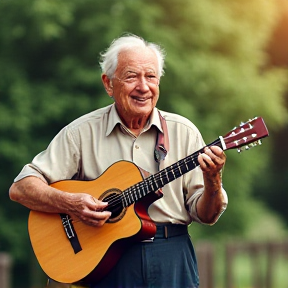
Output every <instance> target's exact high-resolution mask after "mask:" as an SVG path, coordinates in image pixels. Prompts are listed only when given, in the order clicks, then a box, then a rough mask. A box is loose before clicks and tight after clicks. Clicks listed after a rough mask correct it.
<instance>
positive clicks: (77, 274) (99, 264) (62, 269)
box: [28, 161, 162, 283]
mask: <svg viewBox="0 0 288 288" xmlns="http://www.w3.org/2000/svg"><path fill="white" fill-rule="evenodd" d="M142 179H143V178H142V175H141V172H140V170H139V168H138V167H137V166H136V165H135V164H133V163H131V162H126V161H119V162H116V163H115V164H113V165H112V166H110V167H109V168H108V169H107V170H106V171H105V172H104V173H103V174H102V175H101V176H100V177H99V178H97V179H95V180H92V181H76V180H64V181H59V182H55V183H53V184H51V186H53V187H55V188H57V189H59V190H62V191H66V192H73V193H83V192H84V193H88V194H90V195H92V196H93V197H95V198H97V199H102V198H103V195H105V193H107V191H111V189H112V190H113V189H116V190H117V191H124V190H125V189H127V188H129V187H130V186H132V185H134V184H136V183H138V182H140V181H142ZM160 197H162V194H161V195H160V194H159V193H151V194H148V195H147V196H145V197H144V198H143V199H142V200H141V201H139V202H137V203H136V204H133V205H131V206H129V207H127V208H125V213H124V214H123V215H121V217H119V219H116V220H115V221H113V222H111V223H105V224H104V225H103V226H102V227H92V226H88V225H85V224H84V223H83V222H81V221H79V220H78V219H72V221H71V223H72V225H73V226H74V230H75V232H76V234H77V236H78V240H79V243H80V245H81V248H82V250H81V251H80V252H78V253H75V252H74V250H73V248H72V246H71V243H70V241H69V240H68V237H67V235H66V233H65V230H64V227H63V224H62V220H61V217H60V215H59V214H51V213H43V212H38V211H31V212H30V215H29V220H28V230H29V236H30V240H31V244H32V247H33V250H34V253H35V255H36V257H37V260H38V262H39V264H40V266H41V267H42V269H43V270H44V272H45V273H46V274H47V275H48V276H49V277H50V278H51V279H53V280H55V281H58V282H63V283H74V282H78V281H80V280H82V281H84V282H93V283H94V282H97V281H99V280H101V279H102V278H103V277H104V276H105V275H106V274H107V273H108V272H109V271H110V270H111V268H112V267H113V266H114V265H115V264H116V262H117V261H118V260H119V258H120V257H121V255H122V253H123V252H124V250H125V249H126V248H127V247H129V245H131V243H132V242H135V241H141V240H144V239H148V238H151V237H153V236H154V235H155V232H156V226H155V224H154V223H153V221H152V220H151V219H150V217H149V215H148V213H147V210H148V207H149V205H150V204H151V203H152V202H154V201H155V200H157V199H159V198H160Z"/></svg>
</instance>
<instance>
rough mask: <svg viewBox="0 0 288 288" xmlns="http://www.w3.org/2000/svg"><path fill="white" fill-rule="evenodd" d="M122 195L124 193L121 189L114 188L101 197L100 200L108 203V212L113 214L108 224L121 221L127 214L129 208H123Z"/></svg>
mask: <svg viewBox="0 0 288 288" xmlns="http://www.w3.org/2000/svg"><path fill="white" fill-rule="evenodd" d="M121 194H122V191H121V190H120V189H117V188H112V189H109V190H107V191H105V192H104V193H103V194H102V195H101V196H100V197H99V200H101V201H104V202H108V207H107V208H106V210H107V211H110V212H112V215H111V217H110V218H109V220H108V221H107V223H115V222H117V221H119V220H121V219H122V218H123V217H124V215H125V213H126V210H127V208H125V207H123V203H122V198H121V197H120V195H121Z"/></svg>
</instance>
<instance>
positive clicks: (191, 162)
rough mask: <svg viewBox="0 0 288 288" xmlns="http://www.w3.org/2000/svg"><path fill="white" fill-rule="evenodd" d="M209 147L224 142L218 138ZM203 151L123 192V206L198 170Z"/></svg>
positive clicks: (220, 145) (220, 144)
mask: <svg viewBox="0 0 288 288" xmlns="http://www.w3.org/2000/svg"><path fill="white" fill-rule="evenodd" d="M207 146H208V147H210V146H219V147H222V142H221V140H220V138H218V139H217V140H215V141H214V142H212V143H210V144H209V145H207ZM222 148H223V147H222ZM203 150H204V148H202V149H200V150H198V151H196V152H194V153H193V154H191V155H189V156H187V157H185V158H183V159H181V160H179V161H177V162H176V163H174V164H172V165H171V166H168V167H166V168H164V169H163V170H160V171H159V172H157V173H156V174H154V175H151V176H149V177H148V178H146V179H145V180H143V181H141V182H139V183H137V184H135V185H133V186H132V187H129V188H128V189H126V190H125V191H123V194H122V203H123V206H124V207H128V206H130V205H132V204H134V203H135V202H137V201H138V200H140V199H141V198H143V197H144V196H146V195H147V194H149V193H151V192H155V191H157V190H158V189H160V188H162V187H164V186H165V185H166V184H168V183H169V182H172V181H174V180H175V179H177V178H179V177H180V176H182V175H184V174H186V173H187V172H189V171H191V170H193V169H194V168H196V167H197V166H198V165H199V162H198V155H199V154H200V153H203Z"/></svg>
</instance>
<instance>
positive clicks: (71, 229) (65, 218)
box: [60, 213, 82, 254]
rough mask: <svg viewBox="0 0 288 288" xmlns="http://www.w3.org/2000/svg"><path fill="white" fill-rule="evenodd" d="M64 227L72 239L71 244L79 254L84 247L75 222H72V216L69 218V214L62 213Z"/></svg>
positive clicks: (68, 236)
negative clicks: (75, 228) (75, 227)
mask: <svg viewBox="0 0 288 288" xmlns="http://www.w3.org/2000/svg"><path fill="white" fill-rule="evenodd" d="M60 217H61V220H62V224H63V228H64V230H65V234H66V236H67V238H68V240H69V241H70V244H71V246H72V248H73V250H74V253H75V254H77V253H78V252H80V251H81V250H82V247H81V245H80V242H79V239H78V237H77V234H76V232H75V230H74V227H73V224H72V222H71V218H69V215H68V214H62V213H61V214H60Z"/></svg>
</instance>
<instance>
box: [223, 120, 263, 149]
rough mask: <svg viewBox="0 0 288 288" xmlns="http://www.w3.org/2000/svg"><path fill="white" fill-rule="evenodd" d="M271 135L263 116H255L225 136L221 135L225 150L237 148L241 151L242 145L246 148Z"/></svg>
mask: <svg viewBox="0 0 288 288" xmlns="http://www.w3.org/2000/svg"><path fill="white" fill-rule="evenodd" d="M268 135H269V132H268V129H267V127H266V125H265V123H264V120H263V118H261V117H255V118H253V119H252V120H249V121H247V122H245V123H241V124H240V126H238V127H235V128H234V129H232V130H231V131H230V132H229V133H227V134H226V135H225V136H222V137H220V140H221V144H222V148H223V150H228V149H234V148H237V149H238V152H240V151H241V149H240V148H241V147H242V146H246V149H249V147H253V146H255V145H258V144H261V140H260V139H262V138H264V137H267V136H268Z"/></svg>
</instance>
